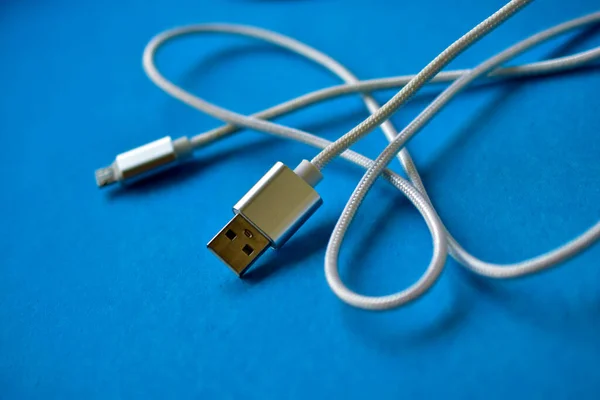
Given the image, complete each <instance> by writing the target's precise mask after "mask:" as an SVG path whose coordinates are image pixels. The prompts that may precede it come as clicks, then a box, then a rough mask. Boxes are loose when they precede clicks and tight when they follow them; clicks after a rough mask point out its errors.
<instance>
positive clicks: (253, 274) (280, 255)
mask: <svg viewBox="0 0 600 400" xmlns="http://www.w3.org/2000/svg"><path fill="white" fill-rule="evenodd" d="M335 223H336V221H335V220H333V219H331V220H329V221H324V222H320V223H319V224H318V225H317V226H315V227H313V228H312V229H309V230H307V231H305V232H302V233H301V234H299V235H297V237H294V238H293V239H292V240H291V241H290V242H289V243H286V245H285V246H284V247H282V248H281V249H279V250H277V251H276V252H273V253H272V254H271V255H270V257H269V258H268V259H267V261H266V262H265V263H264V264H261V265H257V266H255V267H254V268H253V269H251V270H250V271H248V272H247V273H246V274H245V275H244V280H245V281H246V282H249V283H259V282H261V281H263V280H264V279H266V278H270V277H272V276H274V275H275V274H277V273H281V272H283V271H288V270H290V269H291V268H292V267H297V266H300V265H301V264H302V262H303V261H305V260H306V259H308V258H309V257H311V256H312V255H314V254H315V253H317V252H319V251H324V249H325V246H326V245H327V241H328V240H329V236H331V232H332V231H333V227H334V226H335Z"/></svg>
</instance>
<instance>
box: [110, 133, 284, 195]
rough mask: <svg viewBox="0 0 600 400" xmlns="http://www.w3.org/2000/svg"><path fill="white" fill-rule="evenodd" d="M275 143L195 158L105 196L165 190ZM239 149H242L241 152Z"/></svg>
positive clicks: (267, 139) (257, 143)
mask: <svg viewBox="0 0 600 400" xmlns="http://www.w3.org/2000/svg"><path fill="white" fill-rule="evenodd" d="M277 143H278V142H277V140H276V139H275V138H273V137H265V138H262V139H260V140H258V141H255V142H253V143H248V144H241V145H239V146H236V147H234V148H229V149H226V150H223V151H220V152H217V153H216V154H211V155H210V156H204V157H195V158H192V159H190V160H189V161H187V162H183V163H181V164H178V165H174V166H173V167H171V168H169V169H166V170H164V171H160V172H158V173H156V174H152V175H150V176H148V177H144V178H141V179H140V180H138V181H135V182H132V183H130V184H127V185H118V186H116V187H114V188H112V189H111V190H109V191H108V193H107V195H108V198H109V199H110V200H116V199H118V198H121V197H125V196H142V195H146V194H148V193H150V192H153V191H157V190H166V189H168V188H170V187H173V186H176V185H179V184H181V183H182V182H184V181H187V180H188V179H190V178H192V177H194V176H196V175H197V174H199V173H201V172H202V171H206V170H209V169H210V167H211V165H214V164H216V163H217V162H221V161H226V160H228V159H232V158H236V159H239V158H240V157H244V156H246V155H247V157H249V158H250V157H253V156H255V155H256V153H257V152H258V151H264V150H270V149H271V148H272V147H274V146H275V145H276V144H277ZM241 147H243V151H242V149H241Z"/></svg>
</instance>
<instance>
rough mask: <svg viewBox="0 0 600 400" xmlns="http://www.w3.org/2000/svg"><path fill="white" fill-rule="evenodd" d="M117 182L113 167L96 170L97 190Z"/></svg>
mask: <svg viewBox="0 0 600 400" xmlns="http://www.w3.org/2000/svg"><path fill="white" fill-rule="evenodd" d="M116 181H117V177H116V174H115V169H114V166H112V165H111V166H110V167H106V168H100V169H97V170H96V184H97V185H98V187H99V188H101V187H104V186H108V185H110V184H112V183H115V182H116Z"/></svg>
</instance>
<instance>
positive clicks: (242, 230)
mask: <svg viewBox="0 0 600 400" xmlns="http://www.w3.org/2000/svg"><path fill="white" fill-rule="evenodd" d="M270 245H271V241H270V240H269V239H268V238H267V237H266V236H265V235H263V234H262V233H261V232H260V231H259V230H258V229H256V228H255V227H254V226H253V225H252V224H251V223H250V222H248V220H247V219H246V218H244V216H243V215H240V214H236V216H235V217H233V218H232V219H231V221H229V223H228V224H227V225H225V227H224V228H223V229H221V231H220V232H219V233H217V235H216V236H215V237H214V238H213V239H212V240H211V241H210V242H209V243H208V248H209V249H210V250H211V251H212V252H213V253H214V254H215V255H216V256H217V257H219V258H220V259H221V261H223V262H224V263H225V264H226V265H227V266H228V267H229V268H231V270H232V271H233V272H235V273H236V274H237V275H238V276H242V275H243V274H244V272H246V270H247V269H248V268H250V266H251V265H252V263H253V262H254V260H256V259H257V258H258V257H259V256H260V255H262V253H264V252H265V250H266V249H267V248H268V247H269V246H270Z"/></svg>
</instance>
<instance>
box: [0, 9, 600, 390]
mask: <svg viewBox="0 0 600 400" xmlns="http://www.w3.org/2000/svg"><path fill="white" fill-rule="evenodd" d="M502 3H503V2H502V1H485V2H476V1H471V0H458V1H453V2H444V1H436V0H423V1H418V2H404V1H403V2H400V1H398V2H383V1H378V0H374V1H369V2H325V1H323V2H319V1H288V2H283V1H282V2H278V1H159V0H154V1H151V0H144V1H141V0H121V1H86V2H80V1H68V0H56V1H43V0H37V1H36V0H23V1H16V0H3V1H1V2H0V54H2V62H1V63H0V72H1V74H0V90H1V95H0V132H1V135H2V146H0V160H1V161H0V173H1V176H2V194H1V196H0V210H2V216H1V221H2V222H1V224H0V235H1V240H0V398H2V399H41V398H60V399H83V398H85V399H106V398H115V399H125V398H127V399H129V398H145V399H146V398H181V399H207V398H224V399H234V398H235V399H237V398H253V399H264V398H307V397H316V398H325V397H326V396H327V397H329V398H389V399H397V398H461V399H468V398H489V399H501V398H564V399H566V398H580V399H597V398H598V397H600V368H598V360H599V359H600V268H599V263H600V262H599V259H600V246H597V245H596V246H594V247H592V248H591V249H590V250H589V251H587V252H586V253H585V254H583V255H581V256H579V257H577V258H576V259H573V260H571V261H569V262H568V263H566V264H564V265H563V266H561V267H560V268H557V269H554V270H552V271H550V272H548V273H544V274H542V275H539V276H535V277H532V278H527V279H523V280H518V281H506V282H498V281H491V280H488V279H483V278H479V277H475V276H473V275H472V274H469V273H466V272H465V271H463V270H461V268H460V267H459V266H458V265H457V264H456V263H455V262H453V261H449V262H448V265H447V268H446V270H445V272H444V274H443V275H442V277H441V279H440V281H439V283H438V284H437V285H436V286H435V287H434V289H433V290H432V291H431V292H429V293H428V294H427V295H426V296H424V297H423V298H422V299H420V300H419V301H417V302H415V303H413V304H411V305H410V306H408V307H405V308H403V309H400V310H397V311H394V312H390V313H383V314H381V313H378V314H373V313H367V312H363V311H359V310H355V309H352V308H350V307H348V306H346V305H345V304H343V303H341V302H340V301H339V300H338V299H337V298H336V297H335V296H334V295H333V294H332V293H331V292H330V290H329V288H328V287H327V284H326V282H325V279H324V276H323V255H324V247H325V245H326V242H327V240H328V236H329V233H330V231H331V229H332V226H333V224H334V222H335V220H336V218H337V216H338V214H339V212H340V210H341V208H342V207H343V205H344V204H345V201H346V200H347V197H348V195H349V194H350V192H351V190H352V189H353V187H354V185H355V184H356V182H357V181H358V179H359V178H360V175H361V172H360V170H359V169H358V168H356V167H354V166H351V165H348V164H346V163H345V162H343V161H337V162H335V163H333V164H332V165H331V167H329V168H328V169H327V170H326V180H325V181H324V182H323V183H322V184H321V185H320V186H319V191H320V193H321V195H322V197H323V198H324V200H325V204H324V206H323V207H322V208H321V209H320V210H319V212H318V213H317V214H316V215H315V216H314V217H313V218H312V219H311V220H310V221H309V222H308V223H307V225H306V226H305V227H303V229H302V230H301V231H300V232H298V234H297V235H296V236H295V237H294V239H293V240H292V241H290V242H289V243H288V244H287V245H286V247H285V248H284V249H282V250H281V251H278V252H270V253H269V254H268V255H266V256H265V257H264V258H263V259H262V260H261V261H260V263H259V264H258V265H256V266H255V267H254V269H253V270H252V271H251V272H250V273H249V274H248V278H247V279H246V280H238V279H237V278H235V277H234V276H233V275H232V274H231V272H230V271H229V270H228V269H227V268H225V267H224V266H223V265H222V264H220V262H219V261H218V260H217V259H216V258H215V257H214V256H213V255H212V254H210V252H208V251H207V250H206V248H205V244H206V242H207V241H208V240H209V239H210V238H211V236H212V235H213V234H214V233H215V232H216V231H217V230H218V229H220V228H221V226H222V225H223V224H224V223H226V222H227V221H228V219H229V218H230V216H231V206H232V205H233V204H234V203H235V201H237V199H238V198H239V197H240V196H241V195H243V194H244V193H245V191H246V190H247V189H248V188H249V187H250V186H251V185H252V184H253V183H254V182H255V181H256V180H257V179H258V178H259V177H260V176H262V174H263V173H264V172H265V171H266V170H267V169H268V168H269V167H270V166H271V165H272V164H273V163H274V162H275V161H278V160H279V161H283V162H285V163H287V164H288V165H291V166H293V165H295V164H296V163H298V162H299V161H300V160H301V159H302V158H310V157H312V156H314V155H315V150H313V149H311V148H308V147H305V146H302V145H300V144H296V143H289V142H283V141H281V140H279V139H275V138H271V137H267V136H265V135H264V134H261V133H257V132H244V133H243V134H241V135H238V136H236V137H234V138H231V139H229V140H226V141H223V142H222V143H217V144H215V145H213V146H210V147H207V148H205V149H203V150H201V151H198V152H197V155H196V158H195V159H194V160H193V161H192V162H190V163H189V164H188V165H186V166H185V167H181V168H177V169H175V170H172V171H169V172H166V173H163V174H161V175H160V176H158V177H157V178H156V179H153V180H149V181H146V182H143V183H140V184H138V185H135V186H133V187H131V188H128V189H123V188H118V187H117V188H113V189H110V190H104V191H100V190H98V189H97V188H96V187H95V184H94V178H93V171H94V169H96V168H98V167H101V166H104V165H107V164H109V163H110V162H111V161H112V160H113V158H114V156H115V155H116V154H118V153H120V152H122V151H125V150H128V149H130V148H132V147H135V146H138V145H141V144H144V143H146V142H148V141H151V140H154V139H157V138H160V137H163V136H165V135H171V136H173V137H179V136H182V135H189V136H191V135H193V134H195V133H199V132H203V131H205V130H207V129H210V128H213V127H215V126H218V125H219V123H218V121H214V120H213V119H211V118H210V117H207V116H204V115H201V114H200V113H198V112H196V111H195V110H192V109H190V108H187V107H186V106H183V105H181V104H179V103H178V102H177V101H175V100H173V99H171V98H169V97H168V96H166V95H165V94H164V93H162V92H161V91H160V90H158V89H157V88H155V87H154V86H153V85H152V84H151V83H150V82H149V81H148V80H147V78H146V77H145V76H144V74H143V71H142V69H141V61H140V60H141V53H142V50H143V48H144V45H145V44H146V42H147V41H148V40H149V39H150V37H151V36H152V35H154V34H155V33H157V32H159V31H161V30H163V29H166V28H170V27H173V26H176V25H180V24H187V23H199V22H215V21H221V22H237V23H245V24H251V25H256V26H261V27H266V28H270V29H274V30H276V31H279V32H282V33H285V34H288V35H291V36H293V37H296V38H298V39H300V40H303V41H306V42H307V43H309V44H311V45H313V46H315V47H317V48H318V49H321V50H323V51H325V52H326V53H329V54H331V55H332V56H333V57H334V58H337V59H338V60H340V61H341V62H343V63H345V64H347V65H348V66H349V68H350V69H351V70H353V71H354V72H355V73H356V74H357V75H358V76H360V77H362V78H371V77H379V76H389V75H397V74H408V73H414V72H416V71H418V70H419V69H420V68H421V67H423V66H424V65H425V64H426V63H427V62H428V61H429V60H430V59H432V58H433V57H434V56H435V55H436V54H437V53H438V52H439V51H441V50H442V49H443V48H444V47H445V46H447V45H448V44H449V43H450V42H451V41H452V40H453V39H455V38H457V37H459V36H460V35H461V34H462V33H464V32H465V31H467V30H468V29H470V28H471V27H472V26H474V25H475V24H476V23H478V22H479V21H481V20H482V19H483V18H485V17H487V16H488V15H489V14H490V13H491V12H493V11H495V10H496V9H497V8H499V7H500V6H501V5H502ZM594 3H596V2H594V1H592V0H589V1H583V0H582V1H571V2H562V1H559V0H551V1H544V2H537V3H536V4H534V5H531V6H529V7H528V8H526V9H525V10H524V11H522V12H521V14H519V15H518V16H516V17H515V18H513V19H512V20H510V21H509V22H508V23H507V24H506V25H505V26H503V27H501V28H500V29H498V30H497V31H496V32H494V33H493V34H491V35H490V36H489V37H487V38H485V39H484V40H483V41H482V42H480V43H478V44H477V45H476V46H475V47H473V48H472V49H470V50H469V51H468V52H466V53H465V54H464V55H462V56H461V57H460V58H459V59H458V60H456V61H455V62H454V63H453V64H452V67H456V68H459V67H469V66H472V65H475V64H476V63H477V62H479V61H481V60H483V59H484V58H485V57H487V56H490V55H492V54H493V53H495V52H497V51H499V50H501V49H503V48H505V47H507V46H508V45H510V44H512V43H514V42H516V41H518V40H520V39H522V38H524V37H526V36H528V35H530V34H532V33H534V32H536V31H539V30H541V29H544V28H547V27H549V26H551V25H554V24H556V23H559V22H562V21H565V20H567V19H570V18H574V17H577V16H580V15H583V14H585V13H588V12H592V11H596V10H595V9H594ZM598 44H600V32H598V30H595V31H592V32H591V33H587V34H584V35H583V37H581V36H577V39H574V38H573V35H568V36H566V37H563V38H561V39H559V40H557V41H554V42H552V43H550V44H548V45H545V46H542V47H540V48H538V49H535V50H534V51H532V52H530V53H528V54H527V55H524V56H523V57H521V58H520V61H523V60H525V61H526V60H536V59H540V58H543V57H547V56H549V55H553V54H566V53H568V52H572V51H575V50H581V49H586V48H590V47H591V46H592V45H598ZM158 63H159V67H160V68H161V69H162V70H163V71H164V72H165V74H166V75H167V76H168V77H171V78H172V79H173V80H174V81H175V82H177V83H180V84H182V85H184V86H185V87H186V88H189V89H190V90H192V91H194V92H196V93H198V94H202V95H204V96H206V97H207V98H209V99H211V100H214V101H215V102H217V103H218V104H221V105H225V106H227V107H231V108H232V109H234V110H237V111H240V112H245V113H248V112H252V111H257V110H260V109H263V108H265V107H267V106H270V105H273V104H276V103H278V102H280V101H283V100H286V99H288V98H290V97H292V96H297V95H300V94H303V93H306V92H308V91H310V90H314V89H317V88H321V87H324V86H328V85H332V84H336V83H337V82H338V81H337V80H336V79H335V78H334V77H332V76H330V75H329V74H328V73H326V72H324V71H322V70H321V69H319V68H318V67H316V66H314V65H312V64H310V63H309V62H307V61H305V60H302V59H298V58H297V57H294V56H291V55H289V54H287V53H285V52H283V51H279V50H275V49H273V48H271V47H269V46H267V45H263V44H261V43H257V42H254V41H251V40H245V39H241V38H230V37H224V36H215V37H197V38H191V39H186V40H182V41H179V42H177V43H174V44H172V45H169V46H168V48H166V49H165V50H164V51H163V52H161V54H160V56H159V60H158ZM437 90H438V89H436V88H433V87H432V88H428V89H426V90H424V91H423V93H422V94H420V95H418V96H417V97H416V98H415V99H414V101H412V102H411V103H410V104H409V105H408V106H406V107H405V108H403V109H402V110H400V111H399V112H398V113H397V114H396V115H395V116H394V121H395V122H396V123H397V125H398V126H402V124H405V123H407V122H408V121H409V120H410V118H411V117H413V116H414V115H415V114H416V113H417V112H418V111H419V110H420V109H422V107H424V106H425V105H426V104H427V102H429V101H430V100H431V99H432V96H433V95H434V94H435V93H436V92H437ZM599 90H600V69H598V68H587V69H586V70H584V71H581V72H577V73H569V74H564V75H560V76H552V77H546V78H537V79H531V80H518V81H513V82H511V83H509V84H506V85H479V86H478V87H477V88H474V89H472V90H469V91H467V92H465V93H464V94H462V95H461V96H460V98H457V99H456V101H454V102H453V103H452V104H451V105H450V106H449V107H448V108H447V109H445V110H444V112H443V113H442V114H441V115H439V117H437V118H436V119H435V120H434V121H433V122H432V123H431V124H430V125H429V126H428V127H427V128H426V129H424V130H423V131H422V132H421V134H420V135H419V136H418V137H417V138H416V139H415V140H414V141H412V142H411V143H410V145H409V147H410V149H411V150H412V151H413V155H414V157H415V159H416V162H417V165H418V166H420V168H421V171H422V173H423V176H424V180H425V183H426V185H427V186H428V187H429V188H430V192H431V196H432V198H433V199H434V202H435V203H436V205H437V206H438V207H439V210H440V214H441V216H442V218H443V220H444V221H445V222H446V224H447V225H448V227H449V228H450V230H451V231H452V232H453V233H454V234H455V235H456V237H457V238H458V239H459V240H460V241H461V242H462V243H463V244H464V245H465V246H466V248H467V249H469V250H471V251H472V252H473V253H474V254H476V255H478V256H480V257H482V258H484V259H486V260H490V261H496V262H510V261H516V260H521V259H524V258H526V257H530V256H533V255H537V254H539V253H540V252H543V251H546V250H549V249H551V248H553V247H554V246H556V245H558V244H560V243H563V242H564V241H565V240H567V239H570V238H572V237H573V236H574V235H576V234H578V233H580V232H582V231H583V230H584V229H586V228H587V227H589V226H591V225H592V224H593V223H594V222H595V221H596V220H597V219H598V217H600V207H599V205H600V185H599V184H598V177H599V176H600V161H599V160H600V158H599V156H600V140H598V134H599V132H600V113H599V112H598V111H599V109H598V107H599V97H598V96H599ZM391 93H392V92H387V93H381V94H378V96H379V97H380V99H382V100H385V99H386V98H389V96H390V95H391ZM365 115H366V114H365V111H364V109H363V107H362V105H361V103H360V101H359V100H358V99H357V98H355V97H349V98H346V99H340V100H335V101H331V102H328V103H327V104H326V105H322V106H317V107H311V108H310V109H309V110H305V111H302V112H299V113H297V114H294V115H292V116H289V117H286V118H283V119H282V121H283V122H285V123H288V124H290V125H293V126H298V127H301V128H303V129H306V130H309V131H311V132H314V133H317V134H320V135H324V136H326V137H329V138H335V137H337V136H339V135H341V134H343V133H344V132H345V131H346V130H347V129H349V128H350V127H352V126H353V125H354V124H356V123H358V122H359V121H360V120H361V119H362V118H364V117H365ZM384 144H385V140H384V138H383V136H382V135H381V134H379V133H374V134H373V135H371V137H369V138H367V139H366V140H364V141H362V142H361V143H359V144H358V145H357V146H356V148H357V149H358V150H360V151H362V152H364V153H366V154H368V155H370V156H375V155H376V154H377V153H378V151H380V150H381V149H382V147H383V146H384ZM393 167H394V168H395V169H398V165H397V163H395V162H394V164H393ZM430 254H431V243H430V238H429V236H428V232H427V229H426V227H425V224H424V223H423V221H422V219H421V218H420V216H419V215H418V214H417V212H416V211H415V210H414V209H413V208H412V207H411V206H410V205H409V204H408V203H407V201H405V200H404V199H403V198H402V197H401V195H400V194H398V193H397V192H395V191H393V190H392V189H391V188H390V187H388V186H387V185H386V184H384V183H380V184H378V185H377V187H376V188H375V189H374V191H373V192H372V193H371V194H370V195H369V197H368V199H367V201H366V204H365V207H364V208H362V209H361V211H360V213H359V215H358V217H357V219H356V222H355V224H354V225H353V226H352V228H351V232H350V235H349V239H348V241H347V243H346V247H345V248H344V250H343V254H342V266H343V271H342V275H343V278H344V280H345V281H346V282H348V284H349V285H350V286H351V287H352V288H354V289H356V290H359V291H361V292H364V293H368V294H384V293H389V292H392V291H395V290H399V289H401V288H403V287H406V286H407V285H409V284H410V283H411V282H413V281H414V280H415V279H416V278H417V277H418V276H419V275H420V274H421V273H422V271H423V269H424V268H425V266H426V264H427V262H428V260H429V257H430Z"/></svg>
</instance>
